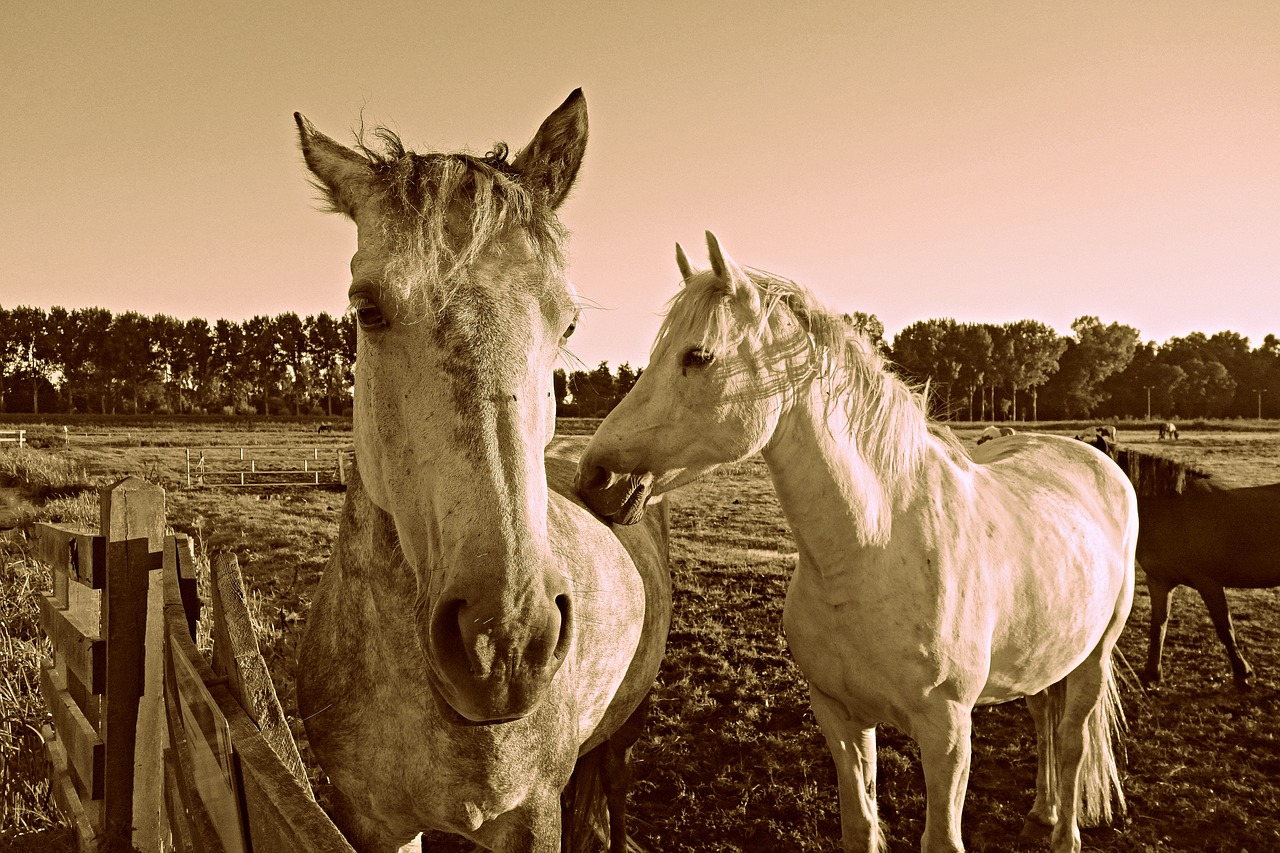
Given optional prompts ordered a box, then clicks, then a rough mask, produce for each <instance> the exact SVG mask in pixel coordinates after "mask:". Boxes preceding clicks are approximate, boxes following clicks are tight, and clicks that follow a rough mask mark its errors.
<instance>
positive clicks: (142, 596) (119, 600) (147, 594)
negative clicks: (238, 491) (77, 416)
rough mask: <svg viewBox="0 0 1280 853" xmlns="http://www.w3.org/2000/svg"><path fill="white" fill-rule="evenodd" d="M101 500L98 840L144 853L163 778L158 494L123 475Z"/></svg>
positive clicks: (155, 827)
mask: <svg viewBox="0 0 1280 853" xmlns="http://www.w3.org/2000/svg"><path fill="white" fill-rule="evenodd" d="M99 496H100V501H101V527H100V530H101V533H102V535H103V536H104V537H105V538H106V540H107V583H106V590H105V594H104V595H103V597H102V624H103V626H104V627H105V628H106V630H107V632H108V633H107V637H106V641H107V679H106V682H107V683H106V696H105V702H104V708H103V715H102V728H101V731H102V739H103V742H104V744H105V757H104V764H105V768H104V770H105V797H104V800H105V802H104V811H105V815H104V818H105V832H104V835H105V840H106V841H107V843H108V844H113V843H121V842H131V843H132V844H133V845H134V846H136V847H138V848H139V849H141V850H143V851H144V853H149V852H150V851H154V850H157V849H158V844H159V826H160V796H161V790H160V786H161V781H162V778H163V777H162V774H161V773H159V772H157V771H159V770H160V768H161V767H162V766H163V754H162V752H161V750H162V749H163V740H164V738H163V732H164V730H163V728H162V726H163V725H164V718H163V712H162V707H161V705H160V699H161V691H162V689H163V668H162V664H163V651H162V650H163V637H164V633H163V630H164V625H163V619H164V598H163V587H162V586H161V582H160V574H159V569H160V566H161V551H162V547H163V543H164V490H163V489H161V488H160V487H159V486H154V485H152V484H150V483H148V482H146V481H144V480H141V479H139V478H137V477H126V478H125V479H123V480H120V481H119V482H116V483H113V484H111V485H109V486H106V487H104V488H103V489H102V490H101V492H100V495H99ZM153 572H155V574H153ZM157 596H158V598H157V599H156V601H152V600H151V599H153V598H156V597H157ZM157 602H158V603H159V607H158V608H157V607H156V606H155V605H156V603H157ZM149 605H150V606H149ZM144 697H145V698H144ZM126 849H127V848H126Z"/></svg>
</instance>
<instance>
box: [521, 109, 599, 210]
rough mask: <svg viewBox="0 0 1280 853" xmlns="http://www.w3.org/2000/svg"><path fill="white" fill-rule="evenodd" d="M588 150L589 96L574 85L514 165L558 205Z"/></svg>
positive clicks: (527, 182) (553, 204)
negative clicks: (584, 94)
mask: <svg viewBox="0 0 1280 853" xmlns="http://www.w3.org/2000/svg"><path fill="white" fill-rule="evenodd" d="M586 151H587V99H586V98H585V97H583V95H582V90H581V89H574V90H573V92H572V93H570V95H569V97H568V98H566V99H565V102H564V103H563V104H561V105H560V106H559V108H558V109H556V111H555V112H553V113H552V114H551V115H549V116H547V119H546V121H544V122H543V123H542V127H540V128H538V132H537V133H535V134H534V136H533V139H532V140H530V142H529V144H528V145H526V146H525V147H524V148H523V149H521V151H520V153H519V154H517V155H516V157H515V160H514V161H513V162H512V164H511V165H512V166H514V167H515V169H516V170H517V171H519V172H520V174H521V175H523V176H524V181H525V183H526V184H529V185H530V186H532V187H534V188H535V189H537V190H540V191H542V192H544V193H545V194H546V197H547V202H548V203H549V204H550V205H551V207H552V209H555V208H557V207H559V206H560V205H561V204H562V203H563V202H564V200H565V198H567V197H568V195H569V190H570V189H572V188H573V181H574V179H575V178H576V177H577V176H578V169H579V168H580V167H581V166H582V158H583V155H585V154H586Z"/></svg>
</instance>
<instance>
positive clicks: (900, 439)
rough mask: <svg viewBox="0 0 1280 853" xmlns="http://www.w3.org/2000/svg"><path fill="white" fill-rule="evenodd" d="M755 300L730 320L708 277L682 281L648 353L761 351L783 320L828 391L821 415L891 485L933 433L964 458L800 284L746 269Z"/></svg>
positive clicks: (883, 364) (724, 297)
mask: <svg viewBox="0 0 1280 853" xmlns="http://www.w3.org/2000/svg"><path fill="white" fill-rule="evenodd" d="M744 271H745V272H746V273H747V275H748V277H749V278H750V280H751V284H752V285H753V286H754V287H755V288H756V289H757V290H758V292H759V294H760V306H761V310H760V311H759V312H758V314H757V315H756V316H755V317H754V318H753V322H744V321H743V319H742V317H741V316H740V315H738V314H735V311H734V300H733V299H732V298H731V292H730V291H729V290H727V288H726V287H725V284H724V282H723V281H721V280H720V279H719V278H718V277H717V276H716V275H715V274H714V273H712V272H711V271H704V272H701V273H699V274H697V275H695V276H694V277H693V278H691V279H689V280H688V281H686V282H685V285H684V287H683V288H682V289H681V290H680V292H679V293H677V294H676V296H675V297H674V298H673V299H672V300H671V302H670V303H669V304H668V308H667V314H666V317H665V318H664V320H663V323H662V326H661V328H660V329H659V331H658V336H657V338H656V339H655V341H654V345H653V350H652V353H653V354H656V353H657V351H658V349H659V348H660V347H662V346H663V345H664V344H666V345H668V346H689V345H697V346H700V347H702V348H704V349H707V350H710V351H712V352H715V353H726V352H729V351H732V350H733V349H736V348H737V347H738V346H739V345H740V344H742V343H743V342H748V343H749V344H750V345H751V346H752V348H753V349H760V348H762V347H767V346H768V345H769V344H771V343H773V342H774V341H775V340H776V338H777V336H778V335H779V334H780V333H781V330H782V325H783V324H782V323H781V322H780V318H784V317H785V318H787V319H789V320H791V321H792V322H793V323H794V324H795V325H797V326H798V327H799V328H801V329H802V330H804V332H805V333H806V334H807V335H808V337H809V346H810V352H811V354H812V366H813V373H812V376H813V378H814V379H816V381H818V382H820V383H822V385H823V388H824V391H825V392H826V405H827V407H828V409H827V414H830V413H831V411H832V408H833V407H834V406H837V405H838V406H841V407H842V408H843V413H844V415H845V417H846V419H847V421H848V424H849V429H850V433H851V435H852V436H853V437H855V438H856V440H857V443H858V448H859V451H860V452H861V453H862V454H863V456H864V457H865V458H866V460H867V462H868V463H869V464H871V465H872V466H873V467H874V468H876V470H879V471H880V472H882V473H883V474H884V475H885V476H886V478H887V479H889V480H896V479H898V478H901V477H903V476H905V475H906V474H908V473H909V472H911V471H912V470H913V469H914V468H915V466H916V465H917V464H918V462H919V461H920V459H921V458H922V455H923V453H924V449H925V447H926V445H927V444H928V443H929V440H930V439H929V437H930V435H931V434H935V432H936V435H937V437H938V438H940V439H941V441H942V443H943V444H944V445H945V446H946V447H947V448H949V450H950V451H951V452H952V453H954V454H956V455H958V456H963V455H964V450H963V448H962V447H961V446H960V444H959V442H958V441H957V440H955V438H954V436H949V435H948V434H945V433H942V432H940V431H935V430H932V429H931V427H930V425H929V420H928V417H927V415H926V413H925V411H926V407H925V399H924V395H923V394H921V393H920V392H919V391H917V390H916V389H914V388H912V387H911V386H909V385H908V384H907V383H906V382H904V381H903V380H902V379H901V378H899V377H898V376H897V375H895V374H894V373H893V372H892V371H891V370H890V369H889V365H888V361H887V360H886V359H885V357H884V356H883V355H882V354H881V353H880V351H879V350H878V349H877V348H876V347H875V345H874V344H872V342H871V340H870V338H868V337H867V335H866V333H865V332H864V331H863V330H862V329H860V328H858V327H857V326H855V325H854V324H853V323H852V322H851V321H850V320H849V319H847V318H846V317H843V316H840V315H836V314H833V313H832V312H830V311H829V310H827V309H826V308H825V307H823V306H822V305H821V304H820V303H819V302H818V301H817V299H816V298H815V297H814V296H813V295H812V294H811V293H810V292H809V291H808V289H806V288H805V287H803V286H802V285H800V284H798V283H796V282H795V281H792V280H791V279H787V278H783V277H781V276H777V275H774V274H772V273H769V272H765V271H763V270H758V269H753V268H746V269H745V270H744Z"/></svg>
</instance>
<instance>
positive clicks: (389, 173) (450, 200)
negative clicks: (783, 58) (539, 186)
mask: <svg viewBox="0 0 1280 853" xmlns="http://www.w3.org/2000/svg"><path fill="white" fill-rule="evenodd" d="M373 135H374V136H375V137H376V138H377V140H378V141H379V142H380V143H381V146H380V148H379V147H374V146H373V145H371V144H369V143H366V142H365V140H364V134H363V132H362V133H361V134H360V138H359V141H358V143H357V145H356V150H357V152H358V153H359V154H361V155H362V156H363V157H364V159H365V160H366V162H367V163H368V166H369V171H370V173H371V175H372V184H373V191H374V193H375V195H376V196H377V197H378V198H379V200H380V201H381V202H382V210H383V212H384V214H385V215H384V217H383V231H384V235H385V236H386V237H387V238H389V245H390V248H391V258H392V260H391V262H390V264H389V265H388V273H391V274H392V275H389V276H388V278H389V279H394V280H397V281H401V282H404V288H405V289H404V292H402V293H400V294H399V296H400V298H401V301H402V304H403V302H405V301H408V300H412V301H414V302H415V303H417V304H416V306H415V307H417V308H418V309H419V310H425V309H426V308H427V307H431V308H433V309H435V310H437V311H439V310H442V309H443V308H444V307H445V305H446V304H447V303H448V301H449V298H450V297H451V296H452V295H453V294H454V293H456V292H457V291H458V290H459V289H460V288H462V287H464V286H466V285H468V284H470V283H472V279H471V275H470V273H471V270H472V268H473V267H474V266H475V265H476V263H477V262H478V261H479V260H480V259H481V257H482V256H485V255H487V254H492V253H493V252H495V251H496V252H498V253H499V254H500V253H501V251H502V246H503V243H504V242H505V241H507V240H510V239H511V238H512V235H513V234H515V233H516V232H517V231H522V232H523V234H524V235H526V239H527V242H528V246H529V248H530V249H532V252H533V254H534V257H535V258H536V259H537V261H538V263H539V264H540V266H542V267H543V268H544V270H545V271H546V272H547V273H548V274H551V273H554V272H556V271H558V270H561V269H563V267H564V264H565V260H564V253H563V245H564V241H565V238H566V232H565V229H564V226H563V225H561V223H560V220H559V218H558V217H557V216H556V215H555V211H554V210H553V209H552V208H551V206H550V205H549V204H548V203H547V201H546V199H545V197H544V196H543V195H542V194H540V193H538V192H535V191H533V190H531V189H530V188H529V187H527V186H525V185H524V184H523V183H522V182H521V181H520V180H519V178H520V172H519V170H518V169H517V168H516V167H515V166H514V165H512V164H511V163H510V162H508V159H507V155H508V148H507V146H506V144H505V143H502V142H497V143H495V144H494V146H493V150H491V151H489V152H488V153H487V154H485V155H484V156H483V157H476V156H473V155H471V154H466V153H461V154H445V153H427V154H417V153H414V152H413V151H408V150H406V149H405V147H404V143H403V142H402V141H401V139H400V137H399V136H398V135H397V134H396V133H395V132H393V131H391V130H390V129H388V128H386V127H377V128H375V129H374V130H373ZM547 277H549V276H543V279H544V280H545V279H546V278H547Z"/></svg>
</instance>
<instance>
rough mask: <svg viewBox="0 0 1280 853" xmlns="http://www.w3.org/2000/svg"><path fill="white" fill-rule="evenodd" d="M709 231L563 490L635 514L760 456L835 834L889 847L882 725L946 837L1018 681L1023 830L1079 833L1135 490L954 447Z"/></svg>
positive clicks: (1133, 524) (994, 451)
mask: <svg viewBox="0 0 1280 853" xmlns="http://www.w3.org/2000/svg"><path fill="white" fill-rule="evenodd" d="M707 246H708V251H709V254H710V259H711V267H710V269H709V270H701V271H695V270H694V269H693V268H692V267H691V266H690V265H689V262H688V259H687V257H686V256H685V255H684V252H683V250H681V249H680V248H679V247H677V255H676V260H677V263H678V264H679V266H680V270H681V273H682V277H683V279H684V285H683V288H682V289H681V291H680V292H679V294H678V295H677V296H676V297H675V298H674V299H673V300H672V302H671V304H670V309H669V311H668V313H667V316H666V318H665V320H664V321H663V324H662V326H661V328H660V330H659V333H658V337H657V339H656V341H655V343H654V345H653V349H652V353H651V358H650V362H649V366H648V367H647V368H646V369H645V371H644V373H643V374H642V375H641V377H640V379H639V380H638V381H637V382H636V384H635V386H634V387H633V388H632V389H631V391H630V393H629V394H628V395H627V396H626V397H625V398H623V400H622V401H621V403H620V404H619V405H618V406H617V408H615V409H614V410H613V412H612V413H611V414H610V415H609V416H608V417H607V418H605V420H604V422H603V423H602V424H601V425H600V427H599V428H598V429H597V431H596V433H595V435H594V436H593V438H592V440H591V442H590V444H589V445H588V446H587V449H586V451H584V453H583V455H582V457H581V460H580V462H579V468H578V490H579V493H580V494H582V495H583V496H584V497H585V499H586V501H587V503H588V505H590V506H591V507H593V508H594V509H595V510H596V511H597V512H600V513H601V514H604V515H606V516H609V517H612V518H614V519H615V520H617V521H621V522H623V523H629V522H636V521H638V520H640V519H642V518H643V516H644V505H645V501H646V499H648V498H649V497H650V496H653V495H660V494H662V493H664V492H666V491H668V490H670V489H673V488H677V487H679V486H680V485H682V484H685V483H688V482H690V481H692V480H694V479H696V478H698V477H700V476H702V475H703V474H705V473H707V472H709V471H711V470H712V469H714V468H716V467H718V466H720V465H724V464H729V463H732V462H735V461H739V460H742V459H745V458H747V457H750V456H751V455H753V454H755V453H757V452H759V453H761V454H762V455H763V457H764V460H765V462H766V463H767V465H768V468H769V473H770V476H771V478H772V480H773V484H774V488H775V490H776V492H777V495H778V499H779V502H780V503H781V505H782V509H783V512H784V514H785V516H786V518H787V521H788V522H789V524H790V526H791V530H792V532H793V534H794V535H795V539H796V544H797V546H798V550H799V554H798V558H797V564H796V568H795V571H794V573H793V575H792V577H791V581H790V585H789V588H788V591H787V597H786V602H785V607H784V615H783V628H784V631H785V633H786V638H787V642H788V645H789V646H790V649H791V653H792V656H793V657H794V658H795V660H796V663H797V664H798V665H799V667H800V669H801V671H802V672H803V674H804V676H805V678H806V679H807V681H808V684H809V694H810V700H811V705H812V708H813V712H814V715H815V717H816V718H817V721H818V724H819V726H820V727H821V729H822V733H823V735H824V736H825V738H826V741H827V745H828V747H829V748H830V750H831V753H832V755H833V757H834V759H835V763H836V773H837V779H838V783H839V796H840V819H841V830H842V837H843V847H844V850H846V851H855V850H857V851H865V850H884V849H885V848H886V846H887V843H886V840H885V836H884V832H883V830H882V829H881V827H880V825H879V821H878V817H877V804H876V793H875V777H876V745H875V743H876V726H877V725H878V724H879V723H881V722H887V723H891V724H892V725H894V726H896V727H898V728H899V729H901V730H903V731H904V732H906V733H908V734H910V735H911V736H912V737H913V738H914V739H915V740H916V742H917V743H918V744H919V747H920V757H921V763H922V765H923V769H924V776H925V784H926V789H927V806H926V820H925V828H924V837H923V841H922V849H923V850H924V851H930V852H931V853H932V851H959V850H962V845H961V836H960V816H961V811H962V808H963V801H964V795H965V790H966V786H967V784H968V774H969V763H970V755H971V745H970V732H971V725H972V712H973V709H974V707H975V706H978V705H986V704H993V703H1000V702H1006V701H1009V700H1012V699H1015V698H1019V697H1026V698H1027V701H1028V706H1029V708H1030V710H1031V714H1032V717H1033V718H1034V720H1035V724H1036V730H1037V735H1038V756H1039V760H1040V761H1039V765H1040V766H1039V771H1038V773H1037V776H1036V797H1035V803H1034V805H1033V806H1032V809H1031V812H1030V815H1029V816H1028V819H1027V821H1026V823H1025V824H1024V832H1025V833H1027V834H1028V835H1030V836H1033V837H1041V836H1043V835H1045V834H1048V835H1050V836H1051V842H1052V846H1053V850H1055V851H1058V853H1065V851H1078V850H1079V849H1080V833H1079V830H1078V828H1077V825H1078V821H1081V820H1083V821H1085V822H1091V821H1096V820H1099V819H1104V820H1105V819H1108V818H1110V817H1111V815H1112V814H1113V803H1114V804H1115V806H1116V807H1117V808H1119V809H1123V808H1124V798H1123V793H1122V791H1121V790H1120V781H1119V775H1118V769H1117V767H1116V762H1115V757H1114V752H1113V744H1112V739H1113V737H1118V736H1119V732H1118V727H1119V726H1120V724H1121V720H1122V712H1121V709H1120V704H1119V693H1118V688H1117V685H1116V681H1115V679H1114V678H1113V676H1112V669H1111V652H1112V649H1113V647H1114V646H1115V643H1116V639H1117V638H1118V637H1119V636H1120V633H1121V631H1122V630H1123V628H1124V624H1125V620H1126V618H1127V617H1128V615H1129V609H1130V606H1131V603H1132V599H1133V587H1134V568H1133V556H1134V548H1135V545H1136V542H1137V536H1138V528H1137V506H1136V499H1135V497H1134V491H1133V487H1132V486H1131V485H1130V484H1129V481H1128V479H1127V478H1126V477H1125V476H1124V475H1123V474H1122V473H1121V472H1120V471H1118V470H1116V468H1115V465H1113V464H1112V463H1111V462H1109V461H1107V460H1105V459H1103V458H1102V457H1101V456H1099V455H1098V454H1096V453H1095V452H1094V451H1092V450H1090V449H1088V448H1086V447H1084V446H1083V445H1081V444H1080V442H1077V441H1073V440H1071V439H1069V438H1065V437H1062V436H1051V435H1035V434H1017V435H1012V436H1008V437H1006V438H1002V439H1000V440H999V441H994V442H990V443H988V444H985V445H983V446H982V447H979V448H976V449H975V451H974V453H973V456H972V458H971V457H970V456H969V455H968V454H967V453H966V451H965V448H964V446H963V445H961V444H960V443H959V442H958V441H957V440H955V439H954V438H951V437H949V434H948V433H947V432H946V431H945V430H941V429H936V428H934V427H932V426H931V422H930V421H929V420H928V418H927V417H926V414H925V403H924V395H923V394H921V393H920V392H919V391H917V390H915V389H913V388H910V387H909V386H907V385H906V384H905V383H904V382H903V381H902V380H901V379H899V378H897V377H896V376H895V375H894V373H893V372H892V371H891V370H890V369H889V368H888V367H887V365H886V362H885V360H884V358H883V356H881V355H880V353H879V352H878V351H877V350H876V348H875V347H874V346H872V344H871V343H870V341H869V340H868V339H867V338H866V336H865V335H864V334H863V333H861V332H859V331H858V330H856V329H853V328H851V327H850V326H849V325H848V324H846V323H844V322H842V321H841V319H840V318H839V316H838V315H834V314H832V313H831V312H829V311H827V310H825V309H823V308H822V307H821V306H819V305H818V303H817V302H816V300H814V298H813V297H812V296H811V295H810V294H809V293H808V292H807V291H806V290H804V289H803V288H802V287H800V286H799V285H797V284H795V283H794V282H791V281H788V280H786V279H782V278H779V277H777V276H773V275H770V274H768V273H764V272H761V271H758V270H744V269H743V268H741V267H739V266H738V265H737V264H736V263H735V262H734V261H733V260H732V259H731V258H730V257H729V256H728V255H727V254H725V253H724V252H723V251H722V250H721V248H720V245H719V242H718V240H717V239H716V238H715V236H714V235H712V234H710V233H709V232H708V234H707Z"/></svg>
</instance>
